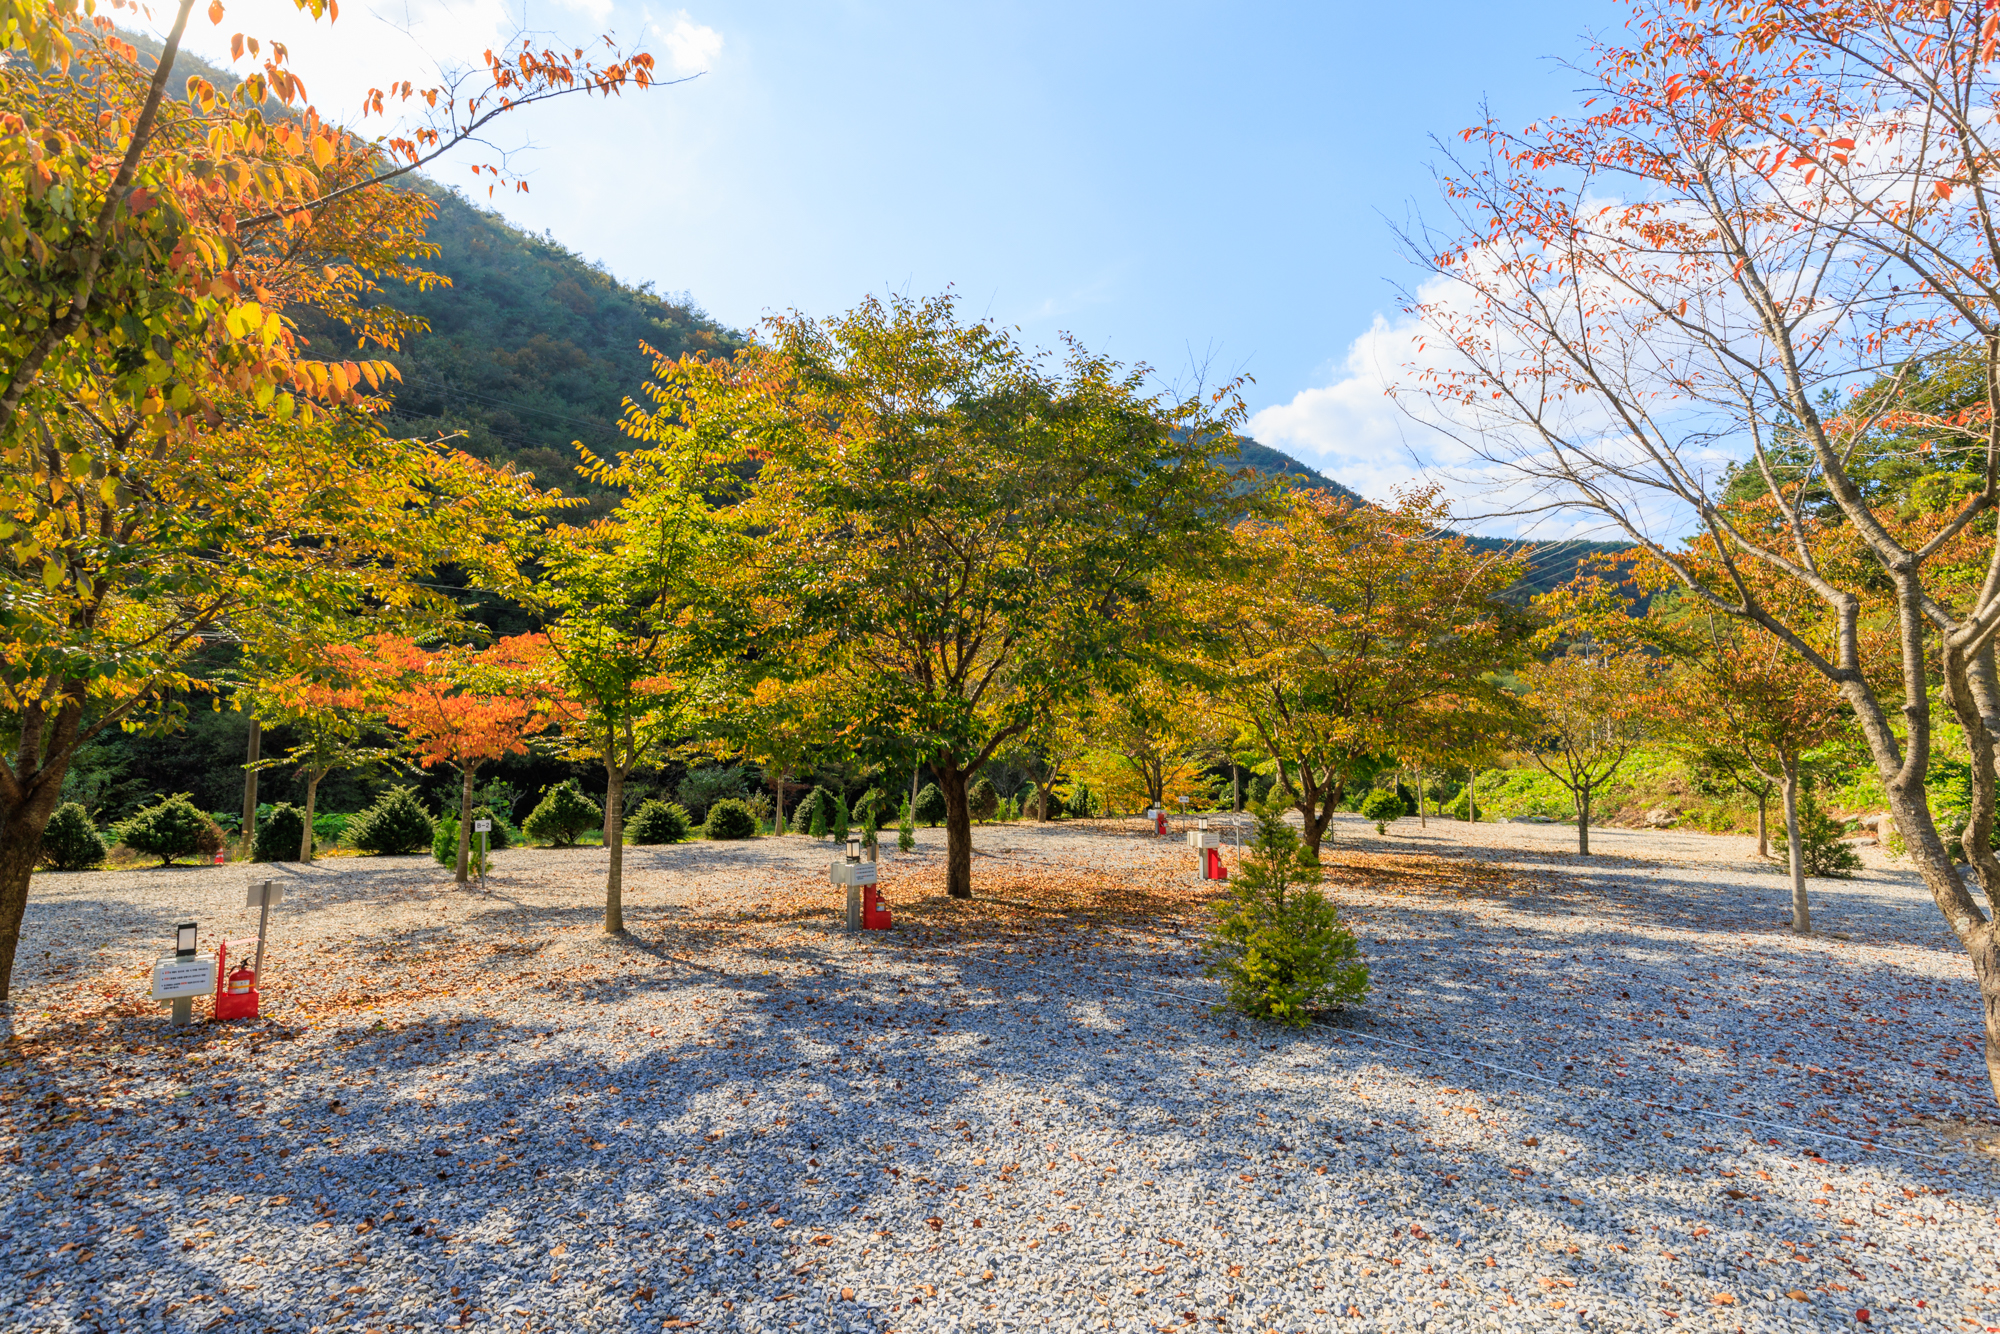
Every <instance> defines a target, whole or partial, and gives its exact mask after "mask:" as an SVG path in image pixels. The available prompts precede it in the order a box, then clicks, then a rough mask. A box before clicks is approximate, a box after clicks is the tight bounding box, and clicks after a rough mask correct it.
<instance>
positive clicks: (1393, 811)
mask: <svg viewBox="0 0 2000 1334" xmlns="http://www.w3.org/2000/svg"><path fill="white" fill-rule="evenodd" d="M1409 813H1410V808H1409V807H1408V806H1405V805H1404V804H1403V799H1402V798H1401V797H1399V796H1397V795H1396V794H1395V793H1394V792H1391V791H1390V790H1389V789H1388V788H1386V787H1378V788H1376V789H1374V790H1373V791H1372V792H1370V793H1369V794H1368V795H1367V796H1365V797H1363V798H1362V799H1361V818H1362V819H1364V820H1373V821H1374V822H1375V832H1376V833H1378V834H1386V833H1388V832H1389V821H1391V820H1400V819H1402V818H1403V817H1404V816H1405V815H1408V814H1409Z"/></svg>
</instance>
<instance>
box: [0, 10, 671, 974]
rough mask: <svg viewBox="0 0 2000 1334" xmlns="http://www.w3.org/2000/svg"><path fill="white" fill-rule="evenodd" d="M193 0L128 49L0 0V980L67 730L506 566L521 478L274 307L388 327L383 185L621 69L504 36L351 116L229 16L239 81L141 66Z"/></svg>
mask: <svg viewBox="0 0 2000 1334" xmlns="http://www.w3.org/2000/svg"><path fill="white" fill-rule="evenodd" d="M313 8H314V12H315V13H317V12H318V9H317V6H316V4H315V5H314V6H313ZM193 12H194V6H193V4H192V0H181V2H180V3H178V4H175V5H173V6H172V7H171V10H170V21H169V23H168V25H167V28H168V31H167V39H166V43H165V48H164V50H163V52H162V57H161V59H160V60H159V61H157V62H149V61H148V60H147V59H146V58H145V57H143V56H141V55H140V54H139V53H138V52H137V51H136V50H135V49H134V48H133V47H132V46H131V45H130V44H129V43H127V42H125V41H124V40H123V39H122V38H120V37H118V36H117V34H116V32H115V30H114V29H113V27H112V25H111V22H110V20H109V18H108V16H98V17H95V18H91V17H86V14H85V11H84V10H83V9H82V8H80V7H79V6H77V5H75V4H73V3H71V2H70V0H13V2H12V3H9V4H8V5H7V6H6V8H5V10H4V11H0V14H3V15H4V22H0V50H4V51H5V52H6V64H5V65H0V261H4V262H0V300H4V304H5V307H6V309H7V310H8V311H9V312H10V318H9V319H8V320H7V321H5V322H4V323H0V540H4V543H5V545H4V546H0V589H4V592H5V597H6V601H7V606H8V616H9V625H8V635H7V638H6V641H5V643H4V644H0V732H4V734H5V735H6V737H7V740H8V743H9V744H8V749H9V751H10V752H11V753H10V754H9V756H8V757H7V759H6V761H5V762H4V764H0V998H4V997H5V995H6V993H7V989H8V986H9V984H10V981H11V977H12V967H13V958H14V953H15V950H16V948H17V947H18V944H19V939H20V923H21V920H22V916H23V913H24V911H25V908H26V903H27V891H28V879H29V875H30V873H31V871H32V868H33V866H34V863H35V861H36V858H37V856H38V849H39V845H40V839H41V831H42V829H43V827H44V825H45V824H46V823H47V821H48V818H49V816H50V814H51V812H52V811H53V810H54V808H55V805H56V802H57V800H58V797H59V795H60V792H61V789H62V782H63V778H64V775H65V774H66V773H67V772H68V769H69V765H70V762H71V760H72V758H73V757H74V756H75V754H76V753H77V749H78V748H79V747H80V746H82V745H85V744H88V743H89V742H90V741H91V740H92V739H94V738H96V737H98V736H100V735H102V734H103V733H104V732H105V731H106V730H107V729H111V728H117V727H121V726H170V725H171V723H172V713H171V708H170V707H168V703H167V702H168V701H173V700H184V699H185V698H186V697H187V695H188V694H189V693H190V692H198V691H201V690H204V689H209V688H212V687H213V685H214V684H215V680H214V677H213V673H212V672H211V670H210V667H211V665H212V664H213V663H214V662H215V661H216V656H217V655H213V654H210V655H207V656H204V655H203V654H202V653H201V650H202V649H203V647H204V646H206V645H209V644H212V643H214V642H216V641H217V640H218V639H229V640H234V641H235V642H238V643H244V644H252V645H258V646H260V647H261V648H266V649H269V650H270V651H272V652H273V653H274V654H278V653H289V652H291V646H293V645H297V644H307V643H315V642H317V643H329V642H336V640H335V638H334V636H335V635H336V634H337V633H338V629H337V628H338V627H339V626H340V625H342V624H343V623H344V622H343V619H342V618H343V617H344V615H345V614H346V613H347V612H349V611H351V610H355V609H359V608H362V607H367V608H369V609H371V610H373V611H375V612H377V613H380V614H387V615H391V616H395V617H399V618H403V619H407V620H410V621H412V622H426V621H435V620H443V619H449V618H450V617H451V616H452V614H453V609H452V608H451V606H450V604H449V602H448V600H446V599H443V598H441V597H439V596H438V595H437V594H436V593H435V592H433V591H432V590H430V589H428V588H426V587H425V585H424V584H423V582H422V576H423V575H424V574H426V573H427V572H428V571H430V570H431V569H433V568H435V567H436V566H437V565H438V564H440V563H443V562H446V561H449V562H451V563H453V564H455V565H457V566H459V568H461V569H463V570H465V571H467V572H468V573H469V574H470V575H471V576H472V577H473V578H476V579H490V578H493V577H496V575H497V574H503V573H505V572H504V571H498V572H496V570H495V568H494V567H495V565H496V564H499V565H505V564H507V563H508V562H507V559H506V556H505V548H504V546H503V545H501V544H500V543H499V540H498V539H500V538H503V537H507V536H509V535H511V533H512V532H513V531H514V530H515V528H516V527H517V523H518V520H517V516H518V514H519V513H520V512H523V511H524V510H532V509H533V508H534V507H535V504H536V501H535V498H534V495H533V491H532V488H531V487H530V486H529V485H528V481H527V479H524V478H519V477H514V476H511V475H509V474H505V473H501V472H496V471H494V470H491V469H486V468H483V467H480V466H479V465H477V464H475V463H474V462H473V461H472V460H470V459H468V458H466V457H464V456H463V455H460V454H456V453H454V452H452V451H448V450H443V449H438V448H436V447H430V446H420V445H416V444H413V443H411V442H403V441H385V440H383V439H381V438H380V434H379V432H377V431H375V430H374V429H373V428H372V426H371V424H370V418H369V416H368V415H367V413H366V412H365V411H361V410H360V409H363V408H365V407H366V406H368V402H367V399H368V395H369V393H370V391H371V390H372V389H374V388H376V387H378V386H379V385H380V384H381V383H382V382H383V377H384V376H385V375H387V374H390V373H391V372H390V370H389V368H388V366H387V363H386V362H383V361H380V360H379V359H377V360H372V361H359V362H356V361H331V360H319V359H317V358H316V357H314V356H312V355H308V354H307V351H306V349H305V346H304V344H303V342H302V341H301V339H300V338H299V337H298V334H297V331H296V327H295V325H294V324H293V322H292V319H293V314H296V313H302V312H303V311H304V310H306V309H315V310H318V311H321V312H322V313H325V314H330V315H333V316H335V317H337V318H342V319H351V320H352V322H353V327H354V328H355V329H356V331H357V333H358V335H359V336H360V337H361V339H362V340H363V341H364V342H371V341H372V342H374V343H376V344H378V345H381V346H384V347H387V346H391V345H393V342H394V340H395V338H396V337H398V336H399V335H400V333H401V332H404V331H407V329H408V328H410V327H411V326H410V324H409V323H408V322H407V321H400V320H398V319H396V318H395V317H393V316H392V315H391V314H388V313H382V312H377V311H376V308H377V307H378V306H380V305H381V304H382V303H380V302H379V301H377V300H375V299H374V293H373V290H372V286H371V285H372V284H373V282H374V281H375V280H376V279H377V278H381V277H389V278H392V279H399V280H400V279H404V278H414V277H415V271H414V270H412V269H410V268H409V265H410V263H411V262H412V261H414V260H417V259H421V258H423V257H424V253H425V252H424V251H423V250H422V249H421V234H422V228H421V220H422V218H423V217H425V216H427V209H428V205H427V204H425V203H424V202H422V200H421V198H420V197H414V196H412V195H411V194H409V193H407V192H404V193H398V192H396V191H394V190H393V189H390V188H389V187H388V183H389V182H390V181H391V180H392V179H393V178H394V177H395V176H397V175H400V174H402V173H403V172H405V171H407V170H410V169H413V168H414V167H415V166H416V165H418V164H419V163H421V162H423V161H428V160H431V159H432V158H433V157H434V156H435V154H436V153H437V152H442V151H445V150H448V149H450V148H451V147H453V146H454V145H457V144H461V143H463V142H465V141H466V140H467V139H468V138H473V137H476V136H477V135H478V134H479V133H480V128H481V126H483V125H490V123H491V118H492V116H494V115H498V114H504V113H506V112H507V111H509V110H511V109H513V108H516V107H520V106H524V105H528V104H531V103H532V102H534V101H537V100H541V99H542V98H544V97H546V96H551V95H557V94H558V93H561V92H564V91H566V90H570V89H574V90H577V91H582V90H584V89H592V90H595V91H603V92H610V91H616V90H618V89H619V88H622V87H625V86H641V85H643V84H644V83H646V82H650V77H651V76H650V62H644V63H641V62H640V60H639V59H638V58H637V57H634V58H632V59H630V60H614V61H612V62H610V63H609V64H606V65H603V66H602V67H596V66H593V65H592V64H591V62H588V61H583V60H581V59H580V58H578V57H574V56H572V55H570V54H569V53H566V52H565V53H556V54H554V55H545V54H543V53H520V54H521V55H524V56H525V57H526V58H525V60H522V59H516V58H515V55H516V53H511V52H510V53H509V61H508V63H507V64H506V66H505V67H501V66H500V65H497V64H496V65H490V66H489V67H488V69H487V70H486V72H485V74H484V75H483V76H481V75H473V76H470V77H472V78H473V79H474V81H475V82H474V83H473V84H465V85H462V86H461V89H460V91H462V92H463V93H464V94H465V95H464V96H462V97H455V98H453V99H451V100H452V102H453V105H451V106H450V107H449V108H442V109H427V110H426V111H425V112H424V113H423V114H424V115H426V116H429V115H432V114H435V115H437V116H438V117H439V119H438V120H437V121H435V122H431V123H427V124H422V125H419V126H417V127H414V128H413V129H412V130H411V132H410V133H407V134H402V135H394V136H390V137H387V138H384V139H382V140H380V141H377V140H372V139H369V138H367V137H365V136H357V135H355V134H352V133H350V132H348V131H346V130H344V129H341V128H338V127H335V126H333V125H331V124H329V123H328V122H326V121H324V120H322V119H321V118H320V117H319V116H318V115H317V114H316V113H315V112H313V111H312V109H311V108H310V107H309V106H307V105H305V103H304V100H303V89H301V88H300V87H299V85H298V83H297V81H296V79H294V78H293V77H292V75H291V74H290V72H289V70H288V69H287V68H286V59H287V53H285V52H284V51H283V50H282V49H280V48H276V47H273V48H271V49H270V50H269V52H268V55H265V54H263V53H261V52H260V51H259V49H258V48H257V46H256V45H255V44H253V43H250V42H249V41H248V40H247V39H246V40H245V42H244V43H243V46H242V50H243V51H245V52H248V53H249V54H250V55H251V57H252V58H253V59H261V60H262V68H261V69H257V70H256V71H255V72H253V73H251V74H250V75H249V76H248V77H246V78H245V79H244V80H243V81H242V83H241V84H240V85H239V86H238V87H237V88H235V89H233V90H230V91H228V92H224V91H222V90H218V89H216V88H214V87H212V86H209V85H208V84H206V83H205V82H203V81H200V80H197V81H195V82H194V83H193V84H191V85H189V86H188V87H187V88H186V89H185V90H184V91H185V92H186V94H187V95H186V97H185V98H181V97H174V96H169V95H168V94H169V92H170V90H169V88H168V80H169V77H170V73H171V69H172V65H173V59H174V56H175V53H176V52H177V51H178V49H179V46H180V42H181V39H182V37H183V36H184V34H185V31H186V26H187V23H188V22H189V19H190V16H191V14H192V13H193ZM223 12H224V11H223V7H222V5H221V4H220V3H212V4H211V5H210V6H209V7H208V8H207V10H206V11H205V13H206V14H207V16H208V17H209V19H210V20H211V21H215V22H219V21H220V19H221V17H222V15H223ZM481 78H483V79H484V80H485V82H484V83H483V84H480V83H478V82H477V81H478V80H479V79H481ZM404 93H412V94H415V93H416V90H413V89H411V88H410V87H409V86H408V85H403V86H401V87H400V88H399V89H398V90H397V92H396V95H397V96H399V97H400V96H401V95H402V94H404ZM373 104H374V105H376V106H378V107H385V106H386V95H385V97H384V98H378V99H373ZM424 105H425V106H426V107H427V108H428V107H429V104H428V102H425V103H424ZM288 312H289V313H288ZM253 479H254V481H253ZM489 541H490V542H491V545H492V550H491V551H489V550H488V545H489ZM495 551H497V552H499V553H500V554H499V555H495V554H493V552H495Z"/></svg>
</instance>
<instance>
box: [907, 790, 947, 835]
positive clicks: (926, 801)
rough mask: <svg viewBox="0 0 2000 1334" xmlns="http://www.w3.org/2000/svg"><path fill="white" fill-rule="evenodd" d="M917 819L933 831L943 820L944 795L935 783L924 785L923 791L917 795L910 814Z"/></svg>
mask: <svg viewBox="0 0 2000 1334" xmlns="http://www.w3.org/2000/svg"><path fill="white" fill-rule="evenodd" d="M910 813H911V814H912V815H914V816H916V818H917V819H919V820H922V821H923V822H924V823H925V824H927V825H929V826H930V827H931V828H933V829H935V828H937V827H938V822H939V821H941V820H943V819H944V814H945V808H944V793H943V791H942V790H940V789H939V787H938V785H937V784H936V783H925V784H924V790H923V791H921V792H919V793H917V804H916V806H915V808H914V809H913V810H912V811H911V812H910Z"/></svg>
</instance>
